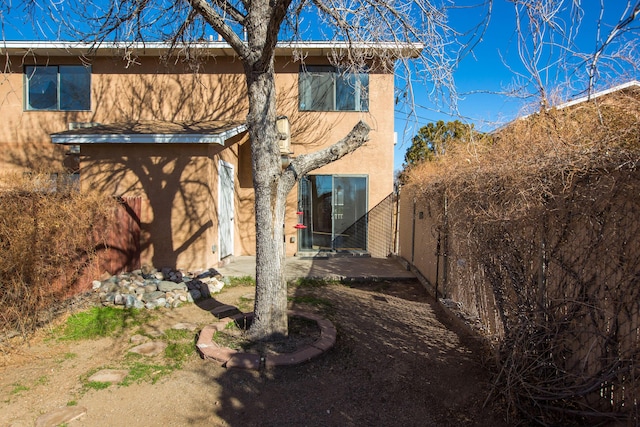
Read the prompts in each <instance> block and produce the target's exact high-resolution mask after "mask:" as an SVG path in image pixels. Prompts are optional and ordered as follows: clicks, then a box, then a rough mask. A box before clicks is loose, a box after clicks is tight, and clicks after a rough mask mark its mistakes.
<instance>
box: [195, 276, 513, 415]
mask: <svg viewBox="0 0 640 427" xmlns="http://www.w3.org/2000/svg"><path fill="white" fill-rule="evenodd" d="M402 288H404V289H403V290H402V292H401V289H402ZM291 296H292V298H293V299H294V300H295V299H296V297H302V296H306V297H308V298H305V299H304V300H305V301H308V303H306V304H301V305H296V308H302V309H306V310H309V311H313V310H315V311H316V312H321V313H322V314H323V315H325V316H326V317H327V318H328V319H329V320H331V321H332V322H333V323H334V325H335V326H336V328H337V329H338V338H337V342H336V345H335V347H334V348H333V349H332V350H330V351H329V352H328V353H326V354H324V355H322V356H320V357H319V358H318V359H314V360H312V361H310V362H308V363H306V364H303V365H298V366H292V367H279V368H276V369H272V370H265V371H261V372H255V371H244V370H233V369H230V370H224V371H220V370H216V371H213V372H218V373H219V374H214V376H213V377H212V378H211V381H212V382H213V383H217V384H216V385H217V386H218V387H220V388H221V394H220V396H219V398H218V400H217V401H211V402H209V403H208V404H204V405H203V406H202V407H201V411H200V413H194V414H192V415H191V416H190V417H189V418H188V420H186V421H188V423H189V424H200V423H204V422H216V421H217V422H219V421H220V419H222V420H224V421H225V423H226V424H225V425H230V426H241V425H242V426H245V425H256V426H276V425H277V426H300V425H313V426H356V425H358V426H361V425H384V426H393V425H402V426H448V425H451V426H453V425H455V426H485V425H494V426H501V425H506V424H505V423H504V422H503V421H502V418H501V417H500V416H499V415H497V414H496V413H495V412H494V410H492V409H491V408H483V407H482V405H483V402H484V400H485V399H486V396H487V393H488V389H489V388H488V374H487V373H486V371H485V369H484V368H483V367H482V365H481V363H480V354H479V351H480V348H479V347H478V346H477V343H476V342H474V341H473V340H470V339H469V338H468V337H466V336H465V335H464V334H462V333H456V332H454V331H452V329H450V327H447V326H446V325H445V323H443V322H446V319H445V318H444V317H443V316H442V313H439V310H438V306H437V305H436V304H435V302H434V301H433V300H432V299H431V298H430V297H428V296H427V295H426V292H425V291H424V289H422V287H421V286H420V285H419V284H418V283H417V282H405V283H401V284H385V283H377V284H376V283H374V284H372V285H357V286H356V285H352V286H346V285H329V286H322V287H314V288H303V287H298V288H295V289H293V290H292V292H291ZM298 300H301V298H298ZM203 363H205V364H206V363H210V362H203ZM199 369H201V371H202V372H201V374H202V375H211V373H212V372H211V370H209V369H207V368H206V366H202V367H201V368H199Z"/></svg>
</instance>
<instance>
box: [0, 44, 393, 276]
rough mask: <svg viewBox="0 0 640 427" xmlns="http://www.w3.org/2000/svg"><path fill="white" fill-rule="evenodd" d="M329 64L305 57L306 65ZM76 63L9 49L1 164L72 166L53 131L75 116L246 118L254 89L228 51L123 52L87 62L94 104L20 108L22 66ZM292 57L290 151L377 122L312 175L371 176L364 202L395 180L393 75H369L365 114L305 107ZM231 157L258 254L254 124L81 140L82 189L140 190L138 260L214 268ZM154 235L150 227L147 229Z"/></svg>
mask: <svg viewBox="0 0 640 427" xmlns="http://www.w3.org/2000/svg"><path fill="white" fill-rule="evenodd" d="M314 62H315V63H321V62H322V60H321V59H320V58H309V59H308V63H314ZM45 63H49V64H78V63H80V62H79V60H78V58H73V57H62V56H60V57H35V56H26V57H24V58H11V71H12V73H8V74H5V76H4V82H3V84H2V85H0V111H1V112H2V117H3V119H4V120H3V124H2V125H0V165H1V168H2V170H3V171H8V170H12V169H15V170H20V169H23V170H28V169H34V168H37V167H39V166H46V167H48V168H50V169H61V168H62V165H63V164H67V165H68V164H73V161H70V160H73V159H74V157H76V156H72V157H66V158H65V155H64V152H65V147H58V146H54V145H53V144H51V142H50V141H51V140H50V136H49V135H50V134H51V133H55V132H61V131H64V130H67V129H68V123H69V122H98V123H105V124H108V123H116V122H128V121H138V120H165V121H198V120H240V121H242V120H244V118H245V117H246V113H247V98H246V89H245V83H244V75H243V73H242V66H241V64H240V62H239V61H237V60H236V59H234V58H231V57H216V58H208V59H206V58H203V60H202V62H201V63H199V64H198V65H197V70H196V71H197V72H195V73H194V68H193V67H194V64H186V63H182V62H178V63H171V64H167V63H163V62H159V60H158V58H155V57H140V58H136V60H135V62H133V63H129V64H127V63H125V62H124V61H122V60H121V59H119V58H111V57H98V58H94V59H93V60H91V66H92V76H91V78H92V101H91V105H92V110H91V111H83V112H59V111H48V112H41V111H23V100H22V98H23V78H24V75H23V72H22V65H23V64H45ZM299 68H300V64H299V63H297V62H295V61H293V60H292V58H278V59H277V61H276V70H277V76H276V86H277V90H278V101H277V102H278V113H279V114H283V115H286V116H288V118H289V121H290V125H291V140H292V151H293V155H294V156H296V155H300V154H303V153H307V152H310V151H315V150H317V149H320V148H323V147H325V146H327V145H330V144H333V143H335V142H337V141H338V140H339V139H341V138H343V137H344V136H345V135H346V134H347V133H348V132H349V131H350V130H351V128H352V127H353V126H354V125H355V124H356V123H357V122H358V121H360V120H364V121H366V122H367V123H368V124H369V125H370V126H371V128H372V132H371V134H370V140H369V141H368V142H367V143H366V145H365V146H363V147H361V148H360V149H359V150H357V151H356V152H355V153H353V154H351V155H348V156H346V157H345V158H343V159H341V160H339V161H337V162H334V163H333V164H330V165H328V166H326V167H324V168H322V169H319V170H317V171H314V172H313V173H322V174H349V175H368V178H369V181H368V184H369V196H368V206H369V208H372V207H374V206H376V205H377V204H378V203H379V202H380V201H382V200H383V199H384V198H385V197H386V196H388V195H389V194H390V193H391V192H392V189H393V75H392V74H388V73H387V74H377V73H372V74H371V75H370V82H369V87H370V95H369V110H370V111H369V112H326V113H317V112H299V111H298V73H299ZM220 159H223V160H225V161H227V162H229V163H231V164H232V165H233V166H234V172H235V184H236V190H237V191H236V198H235V230H234V255H250V254H254V253H255V238H254V235H255V224H254V202H253V189H252V178H251V159H250V148H249V144H248V141H247V139H246V134H245V135H242V136H240V137H237V138H234V139H232V140H230V141H228V143H227V144H226V146H225V147H222V146H218V145H195V144H191V145H171V146H169V145H167V146H164V145H163V146H161V145H152V144H139V145H133V144H102V145H100V144H97V145H88V144H85V145H82V146H81V154H80V156H79V160H80V163H81V166H82V172H81V183H82V186H83V188H99V189H100V190H101V191H104V192H105V193H106V194H108V195H117V196H141V197H142V198H143V218H141V220H142V222H143V224H142V238H143V242H142V249H143V252H142V258H143V259H142V262H147V263H153V264H155V265H156V266H163V265H174V264H175V265H176V266H178V267H182V268H191V269H198V268H207V267H210V266H212V265H216V264H217V262H218V261H219V256H218V254H217V253H216V252H214V250H213V249H214V248H213V246H214V245H216V246H217V245H218V234H217V220H218V218H217V209H218V207H217V191H218V190H217V188H218V161H219V160H220ZM297 207H298V190H297V188H294V189H293V191H292V192H291V193H290V195H289V198H288V203H287V215H286V225H285V234H286V242H287V243H286V252H287V255H289V256H290V255H294V254H295V253H296V251H297V247H298V246H297V230H296V229H295V228H294V225H295V224H296V223H297V222H298V217H297V215H296V211H297ZM150 236H152V237H150Z"/></svg>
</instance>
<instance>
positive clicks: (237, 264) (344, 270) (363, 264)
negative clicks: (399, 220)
mask: <svg viewBox="0 0 640 427" xmlns="http://www.w3.org/2000/svg"><path fill="white" fill-rule="evenodd" d="M216 270H218V271H219V272H220V273H221V274H222V275H223V276H226V277H242V276H252V277H255V274H256V259H255V257H253V256H240V257H234V258H233V259H231V260H230V261H229V263H227V264H226V265H224V266H222V267H218V268H217V269H216ZM415 277H416V276H415V275H414V274H413V273H412V272H411V271H407V270H406V268H404V266H403V265H402V264H401V263H400V262H399V261H397V260H395V259H393V258H370V257H360V256H356V257H322V258H320V257H319V258H300V257H290V258H287V259H286V270H285V278H286V279H287V280H295V279H298V278H321V279H334V280H367V279H371V280H404V279H414V278H415Z"/></svg>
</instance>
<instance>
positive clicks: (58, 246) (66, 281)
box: [0, 175, 114, 337]
mask: <svg viewBox="0 0 640 427" xmlns="http://www.w3.org/2000/svg"><path fill="white" fill-rule="evenodd" d="M60 184H61V183H60V182H56V181H52V180H51V178H50V177H49V175H30V176H18V175H5V176H2V177H0V289H1V292H0V332H1V335H0V337H1V336H6V334H9V335H13V334H15V333H19V334H26V333H28V332H29V331H31V330H33V328H34V327H35V326H37V325H38V324H39V323H41V322H43V321H46V320H47V313H48V310H49V309H50V308H51V307H52V306H53V305H55V304H57V303H59V302H60V301H62V300H64V299H65V298H67V297H69V296H71V295H74V294H76V293H78V292H80V291H82V290H83V289H80V288H79V287H81V286H82V281H80V280H79V279H80V278H81V277H82V276H83V274H84V272H86V269H87V268H88V267H90V266H91V265H92V261H93V260H94V258H95V256H96V253H97V248H99V247H100V245H101V243H102V242H103V233H104V232H105V230H106V229H107V226H108V224H109V222H110V218H111V215H112V213H113V207H114V202H113V201H111V200H105V199H104V198H101V197H99V196H98V195H96V194H91V193H89V194H82V193H80V192H78V191H76V190H74V189H73V186H69V185H60Z"/></svg>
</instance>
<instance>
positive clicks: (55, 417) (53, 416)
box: [36, 406, 87, 427]
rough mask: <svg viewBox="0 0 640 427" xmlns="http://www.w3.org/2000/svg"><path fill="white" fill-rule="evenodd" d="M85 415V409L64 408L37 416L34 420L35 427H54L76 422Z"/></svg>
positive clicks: (77, 407)
mask: <svg viewBox="0 0 640 427" xmlns="http://www.w3.org/2000/svg"><path fill="white" fill-rule="evenodd" d="M86 413H87V408H84V407H82V406H65V407H63V408H60V409H56V410H55V411H53V412H49V413H48V414H44V415H41V416H39V417H38V419H37V420H36V427H56V426H59V425H61V424H66V423H69V422H71V421H73V420H76V419H78V418H80V417H81V416H83V415H84V414H86Z"/></svg>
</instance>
